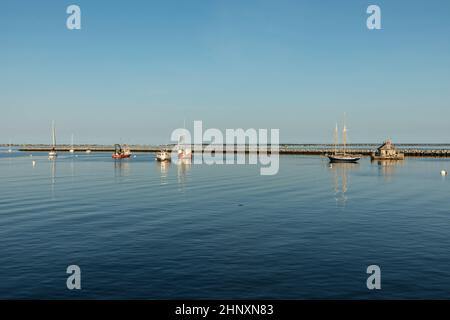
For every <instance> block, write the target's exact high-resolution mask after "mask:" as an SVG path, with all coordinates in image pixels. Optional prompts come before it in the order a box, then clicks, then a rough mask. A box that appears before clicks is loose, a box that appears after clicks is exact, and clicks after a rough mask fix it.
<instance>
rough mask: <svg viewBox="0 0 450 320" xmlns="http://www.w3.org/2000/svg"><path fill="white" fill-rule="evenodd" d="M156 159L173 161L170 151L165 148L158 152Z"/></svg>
mask: <svg viewBox="0 0 450 320" xmlns="http://www.w3.org/2000/svg"><path fill="white" fill-rule="evenodd" d="M156 160H157V161H161V162H164V161H171V157H170V153H169V152H167V151H164V150H161V151H160V152H158V153H157V154H156Z"/></svg>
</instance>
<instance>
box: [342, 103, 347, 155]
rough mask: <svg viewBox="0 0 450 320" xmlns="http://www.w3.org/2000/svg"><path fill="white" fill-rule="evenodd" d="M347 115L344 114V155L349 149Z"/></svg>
mask: <svg viewBox="0 0 450 320" xmlns="http://www.w3.org/2000/svg"><path fill="white" fill-rule="evenodd" d="M345 120H346V115H345V112H344V129H342V144H343V146H344V151H343V152H344V154H345V149H346V147H347V126H346V121H345Z"/></svg>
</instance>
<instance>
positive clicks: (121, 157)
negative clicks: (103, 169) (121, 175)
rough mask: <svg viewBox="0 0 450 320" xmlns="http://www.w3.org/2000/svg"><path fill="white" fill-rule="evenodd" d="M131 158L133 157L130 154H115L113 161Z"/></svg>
mask: <svg viewBox="0 0 450 320" xmlns="http://www.w3.org/2000/svg"><path fill="white" fill-rule="evenodd" d="M129 157H131V155H130V154H113V155H112V158H113V159H126V158H129Z"/></svg>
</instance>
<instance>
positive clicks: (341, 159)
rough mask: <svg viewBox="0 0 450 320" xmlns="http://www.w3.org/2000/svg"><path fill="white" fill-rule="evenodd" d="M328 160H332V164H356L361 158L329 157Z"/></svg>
mask: <svg viewBox="0 0 450 320" xmlns="http://www.w3.org/2000/svg"><path fill="white" fill-rule="evenodd" d="M328 159H330V162H335V163H338V162H341V163H356V162H358V161H359V160H360V159H361V157H352V156H328Z"/></svg>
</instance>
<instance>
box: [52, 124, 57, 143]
mask: <svg viewBox="0 0 450 320" xmlns="http://www.w3.org/2000/svg"><path fill="white" fill-rule="evenodd" d="M52 132H53V135H52V143H53V147H56V132H55V121H52Z"/></svg>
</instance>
